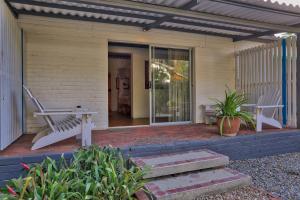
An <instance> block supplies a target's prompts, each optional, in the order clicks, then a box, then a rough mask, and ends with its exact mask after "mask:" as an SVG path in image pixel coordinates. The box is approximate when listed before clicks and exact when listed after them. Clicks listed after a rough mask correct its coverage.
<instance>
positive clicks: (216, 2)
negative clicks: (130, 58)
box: [6, 0, 300, 41]
mask: <svg viewBox="0 0 300 200" xmlns="http://www.w3.org/2000/svg"><path fill="white" fill-rule="evenodd" d="M278 1H279V0H278ZM6 2H7V3H8V4H9V6H10V8H11V9H12V11H13V12H14V13H15V15H16V16H18V15H20V14H25V15H37V16H46V17H54V18H64V19H71V20H84V21H92V22H100V23H111V24H120V25H128V26H136V27H140V28H141V30H143V31H151V29H164V30H172V31H181V32H190V33H198V34H206V35H215V36H221V37H228V38H232V39H233V41H240V40H259V41H262V40H263V41H268V40H273V39H275V38H274V36H273V35H274V33H278V32H293V33H300V7H299V6H300V5H296V4H294V5H292V4H290V5H287V4H280V3H279V2H277V1H275V2H274V0H272V1H271V0H268V1H264V0H121V1H120V0H118V1H117V0H6Z"/></svg>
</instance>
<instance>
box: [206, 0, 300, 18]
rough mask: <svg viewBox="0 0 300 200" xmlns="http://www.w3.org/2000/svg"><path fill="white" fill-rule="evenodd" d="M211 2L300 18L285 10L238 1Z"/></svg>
mask: <svg viewBox="0 0 300 200" xmlns="http://www.w3.org/2000/svg"><path fill="white" fill-rule="evenodd" d="M209 1H212V2H217V3H222V4H227V5H233V6H238V7H243V8H248V9H254V10H260V11H263V12H270V13H275V14H281V15H287V16H292V17H300V13H297V12H292V11H284V10H279V9H275V8H267V7H263V6H259V5H255V4H250V3H246V2H242V1H239V2H237V1H236V0H209Z"/></svg>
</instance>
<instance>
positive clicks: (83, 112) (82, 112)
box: [33, 111, 97, 117]
mask: <svg viewBox="0 0 300 200" xmlns="http://www.w3.org/2000/svg"><path fill="white" fill-rule="evenodd" d="M94 114H97V112H86V111H69V112H34V113H33V116H34V117H37V116H50V115H94Z"/></svg>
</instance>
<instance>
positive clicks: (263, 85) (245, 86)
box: [236, 37, 297, 127]
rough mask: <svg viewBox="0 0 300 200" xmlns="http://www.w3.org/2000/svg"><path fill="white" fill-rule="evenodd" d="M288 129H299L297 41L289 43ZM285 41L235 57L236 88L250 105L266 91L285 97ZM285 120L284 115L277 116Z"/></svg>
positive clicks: (287, 50)
mask: <svg viewBox="0 0 300 200" xmlns="http://www.w3.org/2000/svg"><path fill="white" fill-rule="evenodd" d="M286 52H287V58H286V80H287V81H286V91H287V94H286V95H287V125H288V126H289V127H296V126H297V122H296V120H297V116H296V111H297V109H296V103H297V102H296V60H297V47H296V37H289V38H287V39H286ZM282 57H283V56H282V41H281V40H279V41H276V42H274V43H271V44H266V45H262V46H259V47H255V48H251V49H247V50H243V51H239V52H238V53H237V54H236V72H237V74H236V88H237V89H238V90H239V91H241V92H243V93H245V94H246V95H247V98H248V100H249V103H256V102H257V100H258V98H259V96H260V95H262V94H263V93H264V91H266V90H268V89H271V88H277V89H279V90H280V91H281V93H282ZM276 117H277V118H278V119H282V112H281V111H280V112H278V113H277V116H276Z"/></svg>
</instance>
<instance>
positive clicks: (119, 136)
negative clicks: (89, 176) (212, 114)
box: [0, 124, 296, 157]
mask: <svg viewBox="0 0 300 200" xmlns="http://www.w3.org/2000/svg"><path fill="white" fill-rule="evenodd" d="M264 128H265V129H264V132H263V133H260V135H262V134H264V133H269V132H276V133H285V132H287V131H288V130H296V129H273V128H267V127H264ZM254 134H256V133H255V131H251V130H245V129H243V130H241V131H240V132H239V135H254ZM33 136H34V135H33V134H25V135H23V136H21V137H20V138H19V139H18V140H17V141H16V142H14V143H13V144H12V145H10V146H9V147H8V148H7V149H5V150H4V151H2V152H1V153H0V156H3V157H10V156H29V155H39V154H48V153H49V154H53V153H64V152H71V151H73V150H75V149H77V148H79V147H80V145H79V142H77V141H76V139H75V138H71V139H68V140H65V141H62V142H59V143H57V144H54V145H50V146H48V147H45V148H42V149H39V150H35V151H31V150H30V148H31V146H32V143H31V141H32V138H33ZM221 138H225V137H221V136H220V135H219V134H218V130H217V127H216V126H214V125H204V124H188V125H176V126H145V127H132V128H112V129H108V130H103V131H94V132H93V139H92V142H93V144H97V145H99V146H105V145H112V146H114V147H120V148H129V147H133V146H141V145H143V146H147V145H166V144H172V143H176V142H185V141H208V140H213V139H221Z"/></svg>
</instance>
